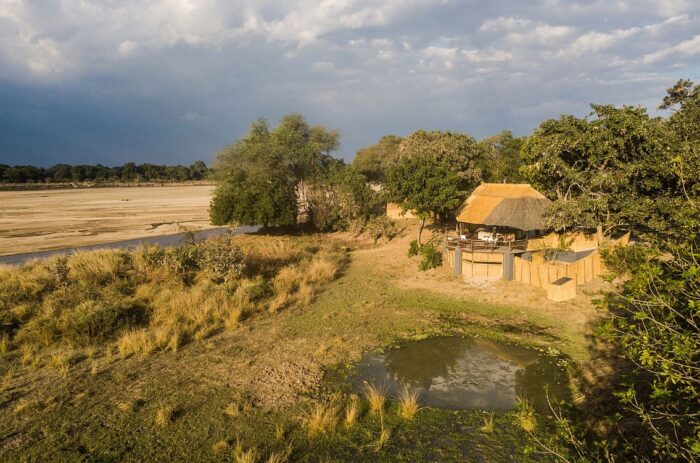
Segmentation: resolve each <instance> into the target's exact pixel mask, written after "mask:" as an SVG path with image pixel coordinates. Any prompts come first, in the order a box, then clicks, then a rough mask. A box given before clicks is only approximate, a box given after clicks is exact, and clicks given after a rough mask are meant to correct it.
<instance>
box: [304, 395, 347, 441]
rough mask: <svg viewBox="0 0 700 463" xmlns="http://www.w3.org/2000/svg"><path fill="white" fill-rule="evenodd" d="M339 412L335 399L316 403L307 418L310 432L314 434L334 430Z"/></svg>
mask: <svg viewBox="0 0 700 463" xmlns="http://www.w3.org/2000/svg"><path fill="white" fill-rule="evenodd" d="M338 413H339V407H338V406H337V404H336V403H335V401H331V402H328V403H322V402H317V403H316V404H314V405H313V407H312V408H311V411H310V412H309V414H308V416H307V417H306V419H305V424H306V427H307V429H308V430H309V434H310V435H312V436H314V435H321V434H326V433H329V432H331V431H333V430H334V429H335V427H336V425H337V423H338Z"/></svg>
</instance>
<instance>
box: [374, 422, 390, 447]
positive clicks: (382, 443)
mask: <svg viewBox="0 0 700 463" xmlns="http://www.w3.org/2000/svg"><path fill="white" fill-rule="evenodd" d="M390 437H391V431H390V430H389V429H387V428H384V429H382V430H381V431H379V435H378V436H377V440H375V441H374V444H373V445H372V447H373V448H374V451H375V452H379V451H380V450H381V449H383V448H384V447H386V444H387V443H388V442H389V438H390Z"/></svg>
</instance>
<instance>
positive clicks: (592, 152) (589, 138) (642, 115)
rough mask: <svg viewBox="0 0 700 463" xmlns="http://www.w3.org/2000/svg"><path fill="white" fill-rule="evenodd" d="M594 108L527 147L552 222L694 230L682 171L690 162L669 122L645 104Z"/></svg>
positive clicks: (527, 169)
mask: <svg viewBox="0 0 700 463" xmlns="http://www.w3.org/2000/svg"><path fill="white" fill-rule="evenodd" d="M592 107H593V113H592V114H591V116H589V117H587V118H583V119H580V118H577V117H574V116H562V117H561V118H559V119H556V120H549V121H546V122H544V123H542V124H541V125H540V127H539V128H538V129H537V130H536V131H535V133H534V134H533V135H532V136H530V137H528V139H527V140H526V141H525V143H524V145H523V147H522V150H521V156H522V158H523V160H524V162H525V166H524V167H523V168H522V173H523V175H524V176H525V177H526V178H527V179H528V180H529V181H530V182H531V183H532V184H533V185H534V186H535V187H536V188H538V189H540V190H541V191H542V192H543V193H545V194H547V195H548V196H549V197H550V199H552V200H554V203H553V205H552V208H551V210H550V213H549V217H548V222H549V224H550V225H551V226H552V227H553V228H555V229H557V230H565V229H571V228H575V227H584V228H598V229H599V231H600V232H601V233H605V232H609V231H610V230H612V229H614V228H615V227H620V226H625V227H630V226H642V225H643V227H645V228H646V227H648V228H651V229H653V230H657V231H669V230H671V229H675V230H681V231H687V230H688V226H689V225H690V222H689V221H688V217H686V214H685V211H687V209H685V208H683V207H681V203H680V200H681V199H682V196H681V195H680V193H681V190H682V188H683V179H682V177H681V175H680V171H679V168H678V167H679V163H681V164H683V163H685V162H690V161H691V160H690V159H686V157H687V156H686V155H687V154H688V153H682V152H680V150H679V149H678V148H679V147H678V144H677V143H675V142H674V138H675V135H674V133H673V130H672V128H671V127H670V126H669V124H668V123H667V122H666V121H664V120H663V119H661V118H652V117H650V116H649V115H648V114H647V111H646V109H644V108H640V107H631V106H624V107H622V108H616V107H614V106H610V105H593V106H592ZM684 159H685V160H684Z"/></svg>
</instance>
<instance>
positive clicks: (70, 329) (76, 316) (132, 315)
mask: <svg viewBox="0 0 700 463" xmlns="http://www.w3.org/2000/svg"><path fill="white" fill-rule="evenodd" d="M139 312H140V311H139V309H138V307H136V306H134V305H131V304H127V303H116V304H107V303H105V302H103V301H85V302H83V303H81V304H80V305H78V306H77V307H76V308H75V309H73V310H71V311H70V312H68V314H67V315H66V317H65V318H64V320H63V321H62V323H61V331H62V333H61V334H62V335H63V338H64V339H66V340H68V341H70V342H72V343H75V344H78V345H83V346H85V345H89V344H93V343H96V342H104V341H107V340H109V339H112V338H114V337H116V335H117V334H119V333H120V332H121V331H122V329H124V328H126V327H128V326H131V325H134V324H136V323H137V322H138V321H139V318H142V313H139Z"/></svg>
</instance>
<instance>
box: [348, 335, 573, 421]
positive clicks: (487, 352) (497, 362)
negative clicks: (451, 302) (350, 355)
mask: <svg viewBox="0 0 700 463" xmlns="http://www.w3.org/2000/svg"><path fill="white" fill-rule="evenodd" d="M364 382H367V383H370V384H375V385H383V386H384V388H385V389H386V390H387V391H388V392H389V393H390V394H392V395H395V394H397V393H398V391H399V390H400V389H401V388H402V387H403V385H404V384H406V385H408V386H409V387H410V388H411V389H413V388H416V389H419V390H420V401H421V403H422V404H423V405H426V406H429V407H439V408H448V409H472V410H510V409H512V408H513V407H515V405H516V404H517V403H518V400H519V399H525V400H527V401H528V402H530V403H532V404H533V406H534V407H535V409H536V410H538V411H540V412H545V413H546V412H548V411H549V406H548V404H547V395H548V396H549V399H550V400H551V401H552V404H555V403H557V402H558V401H561V400H566V401H568V400H569V399H570V396H569V388H568V383H569V380H568V375H567V373H566V371H565V370H564V368H562V367H561V366H560V365H558V364H557V359H556V358H555V357H552V356H548V355H545V354H543V353H541V352H538V351H536V350H533V349H528V348H525V347H521V346H516V345H512V344H506V343H501V342H496V341H492V340H485V339H476V338H462V337H437V338H429V339H424V340H420V341H411V342H408V343H406V344H404V345H402V346H401V347H398V348H396V349H391V350H388V351H385V352H382V353H372V354H369V355H367V356H365V357H364V358H363V359H362V361H361V362H360V364H359V366H358V369H357V373H356V374H355V375H354V376H353V377H352V378H351V383H352V386H353V389H354V390H356V391H358V392H360V391H361V389H362V385H363V384H364Z"/></svg>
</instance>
